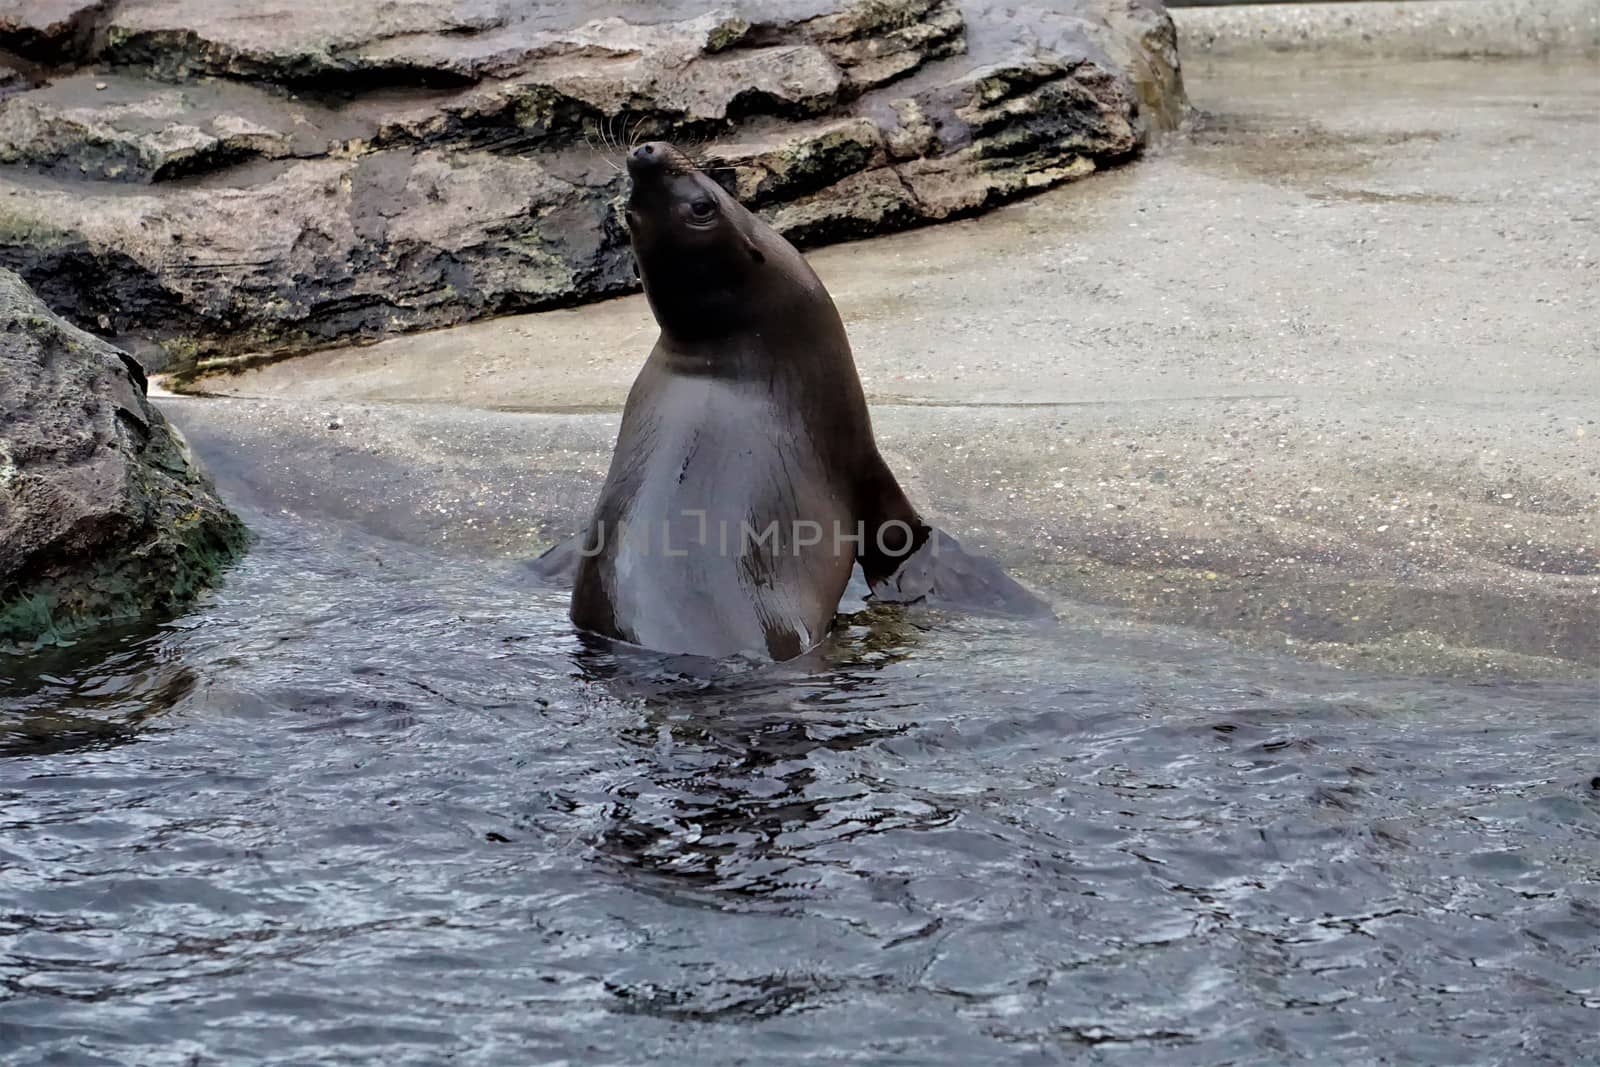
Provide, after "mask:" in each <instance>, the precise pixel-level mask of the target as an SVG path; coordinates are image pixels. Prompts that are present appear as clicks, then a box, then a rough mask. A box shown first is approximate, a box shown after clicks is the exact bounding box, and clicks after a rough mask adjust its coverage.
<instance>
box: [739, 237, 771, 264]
mask: <svg viewBox="0 0 1600 1067" xmlns="http://www.w3.org/2000/svg"><path fill="white" fill-rule="evenodd" d="M744 247H745V249H746V250H747V251H748V252H749V253H750V258H751V259H753V260H755V261H756V262H757V263H765V262H766V261H767V257H766V255H764V254H763V253H762V251H761V249H759V248H757V247H756V243H755V242H754V241H751V240H746V241H745V244H744Z"/></svg>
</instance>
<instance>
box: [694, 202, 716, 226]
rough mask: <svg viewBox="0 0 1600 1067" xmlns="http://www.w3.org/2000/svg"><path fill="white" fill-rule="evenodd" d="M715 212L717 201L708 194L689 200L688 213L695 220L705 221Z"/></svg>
mask: <svg viewBox="0 0 1600 1067" xmlns="http://www.w3.org/2000/svg"><path fill="white" fill-rule="evenodd" d="M716 213H717V202H716V201H715V200H712V199H711V198H710V197H709V196H702V197H700V198H698V199H696V200H691V201H689V214H690V215H691V216H692V217H693V218H694V220H695V221H696V222H705V221H706V220H708V219H710V218H711V216H713V215H715V214H716Z"/></svg>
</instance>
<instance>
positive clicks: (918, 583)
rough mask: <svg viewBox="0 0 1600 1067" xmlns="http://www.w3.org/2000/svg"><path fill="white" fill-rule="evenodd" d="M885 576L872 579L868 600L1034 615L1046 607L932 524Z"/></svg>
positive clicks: (985, 558)
mask: <svg viewBox="0 0 1600 1067" xmlns="http://www.w3.org/2000/svg"><path fill="white" fill-rule="evenodd" d="M924 529H925V530H927V538H926V539H925V540H923V542H922V544H921V545H920V546H919V547H918V548H917V549H916V550H915V551H914V552H912V553H911V555H909V556H907V557H906V559H905V562H903V563H901V564H900V566H899V567H898V568H897V569H896V570H895V571H894V573H893V574H891V575H889V576H888V577H887V578H884V579H881V580H879V581H876V582H872V583H871V584H872V596H873V599H875V600H878V601H880V602H883V603H887V604H910V603H919V602H920V603H926V604H930V605H933V606H934V607H949V608H959V609H961V610H965V611H982V612H992V613H994V614H996V615H1015V616H1020V617H1024V618H1034V617H1037V616H1041V615H1049V614H1050V606H1049V605H1048V604H1046V603H1045V602H1044V601H1043V600H1040V599H1039V598H1038V597H1037V596H1035V595H1034V594H1032V593H1030V592H1028V590H1026V589H1024V588H1023V587H1022V586H1021V585H1020V584H1018V583H1017V581H1016V579H1014V578H1012V577H1011V576H1010V575H1009V574H1007V573H1006V572H1005V570H1004V569H1003V568H1001V566H1000V564H998V563H996V562H995V561H994V560H992V559H990V558H989V557H988V556H978V555H974V554H973V553H971V552H968V551H967V550H966V549H964V548H962V547H961V542H960V541H957V540H956V539H955V538H954V537H951V536H950V535H949V534H947V533H945V532H944V531H943V530H941V529H939V528H938V527H936V526H924Z"/></svg>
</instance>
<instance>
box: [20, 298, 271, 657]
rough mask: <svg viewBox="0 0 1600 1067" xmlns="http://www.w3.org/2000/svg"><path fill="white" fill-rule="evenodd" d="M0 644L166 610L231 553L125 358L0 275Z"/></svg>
mask: <svg viewBox="0 0 1600 1067" xmlns="http://www.w3.org/2000/svg"><path fill="white" fill-rule="evenodd" d="M0 398H3V403H0V649H16V648H18V647H22V648H26V647H30V646H36V645H38V644H41V643H50V642H53V641H55V640H57V639H60V638H62V637H65V636H67V635H70V634H72V633H74V632H77V631H80V630H83V629H85V628H87V627H89V626H91V625H94V624H96V623H100V622H104V621H107V620H112V619H124V618H130V617H135V616H141V615H146V614H149V613H152V612H166V611H170V610H172V609H174V608H177V607H179V606H180V605H182V604H183V603H184V602H185V601H187V600H189V599H190V598H191V597H192V596H193V595H194V594H195V593H196V592H197V591H199V590H200V589H202V588H204V587H205V586H206V585H207V584H208V583H210V582H211V581H212V580H213V579H214V578H215V577H216V575H217V573H218V571H219V570H220V569H221V567H222V566H223V565H224V564H225V563H226V562H227V561H228V560H229V559H231V558H232V557H233V556H234V555H235V554H236V553H238V552H239V551H240V549H241V548H242V547H243V545H244V541H245V533H244V529H243V527H242V526H241V525H240V524H239V521H238V520H237V519H236V518H234V516H233V515H232V514H231V513H230V512H229V511H228V510H227V509H226V508H225V507H224V506H223V505H222V503H221V502H220V501H219V500H218V499H217V498H216V496H215V494H214V492H213V490H212V487H211V483H210V481H209V480H208V479H207V478H206V476H205V475H204V474H203V473H202V472H201V471H200V469H199V468H198V466H197V465H196V464H195V462H194V460H193V459H192V458H191V457H190V455H189V449H188V446H187V445H186V444H185V443H184V440H183V438H182V437H181V436H180V435H179V434H178V433H177V431H176V430H174V429H172V427H171V426H169V425H168V424H167V421H166V419H164V418H163V417H162V415H161V413H160V412H159V411H157V410H156V409H155V408H154V407H153V406H151V404H150V402H149V400H148V399H146V397H145V379H144V371H143V370H142V369H141V368H140V367H139V364H138V363H137V362H135V361H134V360H133V359H132V358H131V357H129V356H127V355H126V354H124V353H122V352H119V351H118V350H117V349H115V348H113V347H111V346H110V345H108V344H106V343H105V342H103V341H100V340H97V339H96V338H94V337H92V336H90V335H88V334H86V333H84V332H83V331H81V330H79V329H77V328H76V327H74V326H71V325H69V324H68V323H66V322H64V321H62V320H61V319H60V318H58V317H57V316H55V315H54V314H52V313H51V312H50V310H49V309H48V308H46V307H45V305H44V304H43V303H42V302H40V300H39V299H38V298H37V297H36V296H34V295H33V293H31V292H30V291H29V290H28V289H27V287H26V286H25V285H24V284H23V283H22V280H21V279H20V278H18V277H17V276H16V275H14V274H12V273H10V272H9V271H0Z"/></svg>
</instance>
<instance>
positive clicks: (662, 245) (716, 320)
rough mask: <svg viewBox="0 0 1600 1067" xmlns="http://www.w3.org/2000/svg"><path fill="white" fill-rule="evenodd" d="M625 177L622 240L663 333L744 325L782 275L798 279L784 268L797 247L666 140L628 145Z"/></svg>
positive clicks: (682, 336) (685, 336) (777, 290)
mask: <svg viewBox="0 0 1600 1067" xmlns="http://www.w3.org/2000/svg"><path fill="white" fill-rule="evenodd" d="M628 176H629V177H630V178H631V179H632V181H633V191H632V193H631V194H630V196H629V198H628V209H627V220H628V239H629V241H630V243H631V244H632V245H633V258H634V262H635V263H636V264H637V265H638V268H639V277H640V278H641V279H642V280H643V281H644V289H645V294H646V295H647V296H648V297H649V299H650V307H651V310H652V311H654V312H655V316H656V321H657V322H658V323H659V324H660V325H661V329H662V331H663V332H664V333H666V334H667V335H669V336H671V337H674V338H676V339H679V340H683V341H695V340H702V339H705V338H711V337H720V336H724V335H726V334H728V333H729V332H731V331H735V330H738V329H741V328H745V327H748V326H750V325H751V323H752V320H753V319H755V318H756V317H758V316H760V315H761V314H763V313H764V312H763V311H762V308H763V307H767V308H769V309H770V307H771V306H772V302H773V300H774V299H775V298H779V297H781V290H782V289H783V288H785V287H786V282H788V281H802V282H803V281H804V278H800V277H796V275H795V272H794V270H793V267H792V264H788V266H789V269H787V270H785V269H784V267H785V265H786V264H787V261H788V260H789V258H790V257H791V256H792V258H793V259H795V260H799V258H800V257H799V253H797V252H794V251H793V249H792V248H790V246H789V245H788V243H787V242H785V241H784V240H783V238H781V237H779V236H778V235H777V234H776V233H775V232H773V230H772V229H771V228H770V227H768V226H767V225H766V223H764V222H762V221H761V220H760V219H758V218H756V217H755V216H754V215H752V214H751V213H750V212H749V211H747V210H745V208H744V206H743V205H741V204H740V203H739V202H738V201H737V200H735V199H734V198H733V197H731V196H729V195H728V193H727V192H726V191H724V190H723V188H722V187H721V186H720V185H718V184H717V183H716V182H714V181H712V180H711V178H710V177H708V176H707V175H706V174H705V173H704V172H703V171H701V170H700V169H699V168H698V167H696V166H695V165H694V163H693V162H691V161H690V159H689V158H688V157H687V156H685V155H684V154H683V153H682V152H680V151H678V149H676V148H674V147H673V146H672V145H670V144H668V143H667V142H665V141H651V142H649V143H648V144H642V145H639V146H638V147H637V148H635V149H633V150H632V151H630V152H629V153H628ZM774 257H776V258H777V259H778V260H780V261H782V262H778V263H774V262H772V260H773V259H774ZM801 262H802V263H803V261H801ZM804 273H805V275H806V276H807V277H809V276H810V272H809V270H806V271H805V272H804Z"/></svg>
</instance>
